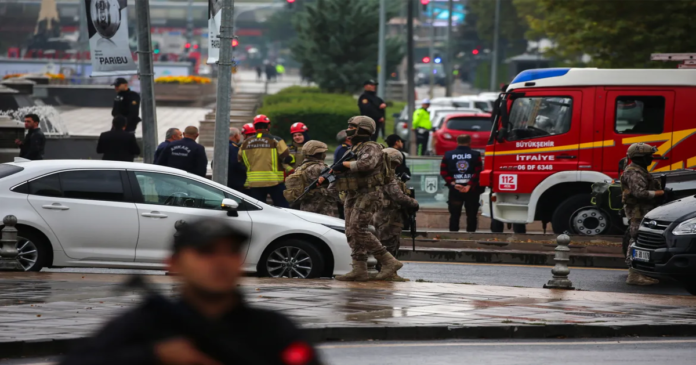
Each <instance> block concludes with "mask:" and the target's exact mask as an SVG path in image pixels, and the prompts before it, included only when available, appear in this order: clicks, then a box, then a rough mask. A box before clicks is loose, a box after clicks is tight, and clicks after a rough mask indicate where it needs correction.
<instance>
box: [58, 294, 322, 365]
mask: <svg viewBox="0 0 696 365" xmlns="http://www.w3.org/2000/svg"><path fill="white" fill-rule="evenodd" d="M173 308H174V309H175V313H176V314H178V315H185V316H187V319H188V320H187V321H186V322H189V323H190V322H193V323H198V324H199V327H200V328H201V329H202V330H203V331H205V332H206V333H208V334H209V335H210V337H213V338H214V339H215V341H216V342H215V343H211V342H208V341H199V342H197V341H196V340H195V339H193V338H191V337H192V335H191V334H190V333H189V332H188V331H187V330H186V325H185V324H182V321H180V320H178V319H177V317H176V316H175V315H172V314H171V312H170V311H168V310H166V309H165V308H162V305H160V304H159V303H158V302H156V301H154V300H148V301H146V302H145V303H143V304H141V305H140V306H138V307H136V308H135V309H132V310H130V311H128V312H126V313H125V314H123V315H121V316H119V317H117V318H115V319H114V320H112V321H111V322H110V323H108V324H107V325H106V326H105V327H104V328H102V329H101V331H99V332H98V333H97V334H96V335H95V336H94V337H93V338H91V339H89V340H86V341H85V342H83V343H82V345H81V346H78V347H77V348H75V350H74V351H73V352H71V353H70V354H68V355H67V356H66V357H65V358H64V359H63V361H62V362H61V365H83V364H84V365H93V364H99V365H149V364H152V365H155V364H157V363H158V361H157V358H156V355H155V352H154V346H155V344H156V343H158V342H160V341H163V340H167V339H174V338H181V337H183V338H187V339H189V340H190V341H191V342H192V343H193V344H194V346H196V348H197V349H198V350H199V351H201V352H203V353H204V354H206V355H208V356H210V357H211V358H213V359H215V360H217V361H218V362H220V363H222V364H240V365H243V364H254V365H276V364H277V365H281V364H288V363H292V364H303V365H305V364H306V365H315V364H320V360H319V359H318V357H317V353H316V350H315V349H314V347H313V346H312V345H311V344H310V343H309V342H307V341H306V340H305V339H304V336H303V333H302V332H301V331H300V330H299V329H298V328H297V327H296V326H295V325H294V324H293V323H292V322H290V321H289V320H288V319H287V318H286V317H285V316H283V315H281V314H278V313H275V312H271V311H267V310H262V309H256V308H252V307H249V306H248V305H246V304H244V303H243V302H242V304H240V305H238V306H237V308H235V309H233V310H232V311H231V312H229V313H227V314H226V315H224V316H223V317H222V318H221V319H220V320H218V321H216V322H211V321H210V320H209V319H208V318H206V317H204V316H202V315H200V314H199V313H197V312H196V311H195V310H194V309H193V308H192V307H190V306H188V305H187V304H186V303H184V302H182V301H179V302H177V303H174V304H173ZM220 345H221V346H220ZM220 347H222V348H220ZM293 355H294V356H293ZM298 356H300V359H304V360H306V361H298V362H291V361H289V359H288V358H289V357H290V358H292V359H295V360H298Z"/></svg>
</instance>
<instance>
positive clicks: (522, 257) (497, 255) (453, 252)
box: [397, 246, 626, 269]
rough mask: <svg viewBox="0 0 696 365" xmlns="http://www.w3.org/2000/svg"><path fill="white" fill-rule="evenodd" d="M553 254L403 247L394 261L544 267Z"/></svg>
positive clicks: (617, 259)
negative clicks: (413, 249) (412, 248)
mask: <svg viewBox="0 0 696 365" xmlns="http://www.w3.org/2000/svg"><path fill="white" fill-rule="evenodd" d="M553 257H554V252H553V251H549V252H539V251H515V250H480V249H443V248H433V249H429V248H424V247H416V251H412V250H411V249H410V248H406V247H403V246H402V248H401V249H400V250H399V254H398V255H397V258H398V259H399V260H402V261H430V262H461V263H486V264H516V265H547V266H553V265H555V262H554V261H553ZM568 265H569V266H575V267H597V268H607V269H625V268H626V262H625V259H624V257H623V256H621V255H611V254H582V253H578V254H573V253H571V255H570V262H569V263H568Z"/></svg>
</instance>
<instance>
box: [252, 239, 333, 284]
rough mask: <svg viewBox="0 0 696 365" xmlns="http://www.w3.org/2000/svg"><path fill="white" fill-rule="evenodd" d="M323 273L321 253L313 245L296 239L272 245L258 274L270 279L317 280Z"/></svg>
mask: <svg viewBox="0 0 696 365" xmlns="http://www.w3.org/2000/svg"><path fill="white" fill-rule="evenodd" d="M323 271H324V258H323V257H322V255H321V252H319V250H318V249H317V248H316V247H315V246H314V245H313V244H311V243H309V242H306V241H302V240H298V239H290V240H286V241H282V242H277V243H274V244H273V245H271V247H269V248H268V250H266V253H265V254H264V255H263V257H262V258H261V263H260V264H259V274H260V275H261V276H267V277H272V278H297V279H310V278H318V277H320V276H321V273H322V272H323Z"/></svg>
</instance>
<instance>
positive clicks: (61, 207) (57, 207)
mask: <svg viewBox="0 0 696 365" xmlns="http://www.w3.org/2000/svg"><path fill="white" fill-rule="evenodd" d="M41 207H42V208H44V209H49V210H68V209H70V208H69V207H66V206H65V205H63V204H60V203H53V204H46V205H42V206H41Z"/></svg>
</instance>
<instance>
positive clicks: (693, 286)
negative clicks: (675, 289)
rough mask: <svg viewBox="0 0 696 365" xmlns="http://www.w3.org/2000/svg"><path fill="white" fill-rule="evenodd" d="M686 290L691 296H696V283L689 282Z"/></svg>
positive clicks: (686, 283) (685, 284)
mask: <svg viewBox="0 0 696 365" xmlns="http://www.w3.org/2000/svg"><path fill="white" fill-rule="evenodd" d="M684 289H686V291H688V292H689V294H691V295H696V281H689V282H685V283H684Z"/></svg>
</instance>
